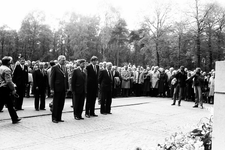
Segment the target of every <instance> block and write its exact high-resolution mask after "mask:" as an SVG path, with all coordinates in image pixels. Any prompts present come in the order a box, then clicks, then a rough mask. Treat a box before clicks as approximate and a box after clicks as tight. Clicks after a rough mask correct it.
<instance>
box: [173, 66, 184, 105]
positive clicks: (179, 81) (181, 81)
mask: <svg viewBox="0 0 225 150" xmlns="http://www.w3.org/2000/svg"><path fill="white" fill-rule="evenodd" d="M175 78H176V79H177V86H176V88H175V89H174V93H178V92H179V94H178V97H179V101H178V106H180V105H181V99H182V95H183V92H184V88H185V86H186V79H187V73H186V72H185V71H184V66H181V67H180V69H179V70H178V73H177V74H176V75H175ZM174 95H175V94H174ZM175 104H176V96H174V97H173V104H172V105H175Z"/></svg>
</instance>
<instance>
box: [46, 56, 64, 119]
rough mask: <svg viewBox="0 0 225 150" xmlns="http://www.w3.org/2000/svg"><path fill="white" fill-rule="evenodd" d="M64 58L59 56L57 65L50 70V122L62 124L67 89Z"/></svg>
mask: <svg viewBox="0 0 225 150" xmlns="http://www.w3.org/2000/svg"><path fill="white" fill-rule="evenodd" d="M65 61H66V57H65V56H64V55H60V56H59V57H58V64H57V65H55V66H53V67H52V69H51V75H50V83H51V86H50V87H51V90H52V92H53V93H54V96H53V108H52V122H53V123H58V122H64V120H62V111H63V107H64V103H65V96H66V91H67V89H68V75H67V71H66V69H65Z"/></svg>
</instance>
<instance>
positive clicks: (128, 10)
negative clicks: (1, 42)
mask: <svg viewBox="0 0 225 150" xmlns="http://www.w3.org/2000/svg"><path fill="white" fill-rule="evenodd" d="M155 1H157V2H159V1H163V2H165V3H166V2H167V3H170V4H172V7H173V10H177V12H179V11H181V10H184V9H187V8H189V6H188V4H190V1H194V0H0V4H1V9H0V26H2V25H3V24H6V25H8V26H9V27H10V28H12V29H16V30H18V29H19V28H20V26H21V21H22V20H23V19H24V17H25V16H26V15H27V14H28V13H29V12H30V11H32V10H42V11H44V12H45V14H46V15H47V18H46V19H47V22H48V24H50V25H53V24H54V23H55V19H56V18H61V17H62V16H63V14H64V13H65V12H66V11H76V12H79V13H81V14H84V15H88V14H96V13H98V12H99V10H100V9H102V8H101V6H102V4H103V3H105V2H107V3H110V4H112V5H113V6H114V7H116V8H118V9H119V11H120V13H121V16H122V17H123V18H125V20H126V21H127V24H128V27H129V28H131V29H133V28H135V27H137V26H138V23H139V22H140V21H141V19H142V16H143V15H144V14H145V13H146V12H148V10H150V8H151V7H152V4H153V3H155ZM210 1H217V2H218V3H220V4H221V5H223V6H224V7H225V2H224V0H202V2H210ZM174 13H176V12H174Z"/></svg>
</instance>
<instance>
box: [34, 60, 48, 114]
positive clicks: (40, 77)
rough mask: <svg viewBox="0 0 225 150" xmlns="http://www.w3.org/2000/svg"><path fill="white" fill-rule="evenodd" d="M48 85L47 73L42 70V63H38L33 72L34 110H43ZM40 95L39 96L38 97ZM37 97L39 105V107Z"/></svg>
mask: <svg viewBox="0 0 225 150" xmlns="http://www.w3.org/2000/svg"><path fill="white" fill-rule="evenodd" d="M47 85H48V77H47V73H46V71H45V70H44V63H42V62H40V63H39V69H38V70H35V71H34V72H33V91H34V96H35V98H34V107H35V110H36V111H39V109H40V110H45V92H46V88H47ZM40 96H41V97H40ZM39 98H41V99H40V107H39Z"/></svg>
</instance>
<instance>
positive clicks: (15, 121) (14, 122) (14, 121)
mask: <svg viewBox="0 0 225 150" xmlns="http://www.w3.org/2000/svg"><path fill="white" fill-rule="evenodd" d="M20 120H21V118H17V119H16V120H13V122H12V123H13V124H16V123H18V122H19V121H20Z"/></svg>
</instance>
